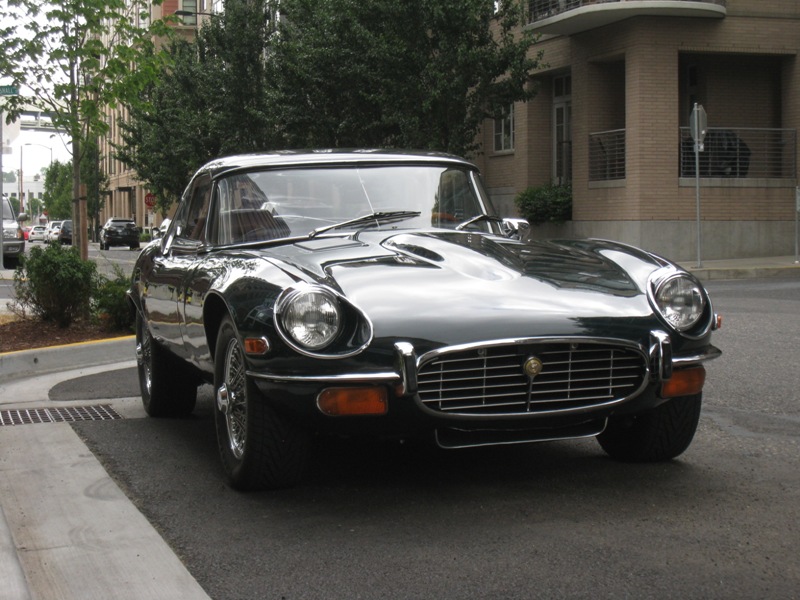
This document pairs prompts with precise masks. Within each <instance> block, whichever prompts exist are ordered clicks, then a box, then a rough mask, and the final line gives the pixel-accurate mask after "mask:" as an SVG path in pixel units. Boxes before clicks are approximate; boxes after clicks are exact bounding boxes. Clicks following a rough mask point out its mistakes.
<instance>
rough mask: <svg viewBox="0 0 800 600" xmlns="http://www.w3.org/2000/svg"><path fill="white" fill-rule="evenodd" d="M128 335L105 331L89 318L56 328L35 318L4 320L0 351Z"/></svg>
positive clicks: (52, 324)
mask: <svg viewBox="0 0 800 600" xmlns="http://www.w3.org/2000/svg"><path fill="white" fill-rule="evenodd" d="M130 334H131V332H125V331H108V330H107V329H106V328H105V327H102V326H101V325H99V324H97V323H92V322H90V321H76V322H74V323H72V324H71V325H70V326H69V327H59V326H58V325H56V324H55V323H47V322H45V321H42V320H39V319H32V318H26V319H21V318H14V319H4V320H3V321H2V322H0V353H2V352H14V351H16V350H31V349H33V348H46V347H49V346H61V345H64V344H75V343H79V342H88V341H91V340H102V339H107V338H115V337H122V336H126V335H130Z"/></svg>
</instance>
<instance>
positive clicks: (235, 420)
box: [214, 317, 311, 490]
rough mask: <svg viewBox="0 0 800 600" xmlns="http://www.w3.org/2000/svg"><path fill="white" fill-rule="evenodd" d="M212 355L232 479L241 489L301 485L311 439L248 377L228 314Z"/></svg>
mask: <svg viewBox="0 0 800 600" xmlns="http://www.w3.org/2000/svg"><path fill="white" fill-rule="evenodd" d="M214 356H215V365H214V390H215V393H214V422H215V425H216V429H217V445H218V447H219V453H220V458H221V459H222V467H223V470H224V471H225V476H226V477H227V479H228V482H229V483H230V485H231V486H232V487H234V488H236V489H238V490H261V489H278V488H286V487H291V486H293V485H295V484H297V483H298V482H299V481H300V479H301V478H302V476H303V473H304V471H305V469H306V466H307V465H308V462H309V456H310V452H311V437H310V435H309V433H308V432H307V431H306V430H304V429H303V428H302V427H299V426H298V425H297V424H296V423H294V422H293V421H292V420H290V419H289V418H287V417H286V416H285V415H282V414H280V413H279V412H278V411H276V410H275V408H274V407H273V406H272V405H271V404H270V402H269V399H268V398H265V397H264V396H263V394H261V392H260V391H259V390H258V388H257V387H256V385H255V384H254V383H253V381H252V380H251V378H250V377H248V376H247V374H246V373H245V370H246V362H245V355H244V349H243V348H242V344H241V342H240V341H239V338H238V336H237V335H236V328H235V326H234V324H233V321H231V319H230V317H226V318H225V319H223V321H222V324H221V325H220V328H219V335H218V336H217V346H216V352H215V355H214Z"/></svg>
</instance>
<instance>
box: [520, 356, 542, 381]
mask: <svg viewBox="0 0 800 600" xmlns="http://www.w3.org/2000/svg"><path fill="white" fill-rule="evenodd" d="M543 368H544V365H543V364H542V361H541V360H539V359H538V358H536V357H535V356H531V357H530V358H528V359H526V360H525V364H524V365H522V370H523V371H524V372H525V375H527V376H528V377H530V378H531V379H533V378H534V377H536V376H537V375H538V374H539V373H541V372H542V369H543Z"/></svg>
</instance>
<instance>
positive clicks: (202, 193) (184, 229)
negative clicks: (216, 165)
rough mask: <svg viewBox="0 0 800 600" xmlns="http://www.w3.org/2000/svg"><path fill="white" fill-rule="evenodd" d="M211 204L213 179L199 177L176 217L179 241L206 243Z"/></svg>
mask: <svg viewBox="0 0 800 600" xmlns="http://www.w3.org/2000/svg"><path fill="white" fill-rule="evenodd" d="M210 203H211V178H210V177H209V176H208V175H202V176H200V177H198V178H197V179H196V180H195V182H194V185H192V188H191V190H190V191H189V195H188V197H186V198H184V200H183V205H182V206H181V208H180V210H179V211H178V214H176V215H175V219H176V221H177V225H176V228H175V235H176V239H177V240H184V241H195V242H205V239H206V221H207V220H208V208H209V205H210Z"/></svg>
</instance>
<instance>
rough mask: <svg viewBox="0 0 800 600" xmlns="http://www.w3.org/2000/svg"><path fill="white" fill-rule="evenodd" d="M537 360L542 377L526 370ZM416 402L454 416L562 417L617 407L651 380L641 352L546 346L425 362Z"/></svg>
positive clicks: (493, 349)
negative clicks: (528, 365) (563, 414)
mask: <svg viewBox="0 0 800 600" xmlns="http://www.w3.org/2000/svg"><path fill="white" fill-rule="evenodd" d="M534 358H535V359H538V361H539V362H540V363H541V372H540V373H539V374H538V375H536V376H534V377H528V376H527V375H526V374H525V371H524V365H525V363H526V361H528V360H529V359H534ZM417 379H418V385H419V388H418V390H419V397H420V400H421V401H422V403H423V405H424V406H425V407H427V408H429V409H431V410H433V411H436V412H440V413H446V414H451V415H483V416H486V415H515V414H531V413H542V414H558V413H563V412H574V411H579V410H581V409H587V408H592V407H597V406H604V405H608V404H613V403H615V402H620V401H623V400H625V399H626V398H630V397H631V396H634V395H636V394H637V393H639V391H640V390H641V389H642V387H643V386H644V385H645V383H646V379H647V361H646V359H645V356H644V354H643V353H642V352H641V351H640V350H638V349H637V348H634V347H631V346H625V345H617V344H614V343H606V342H603V343H595V342H589V341H580V342H576V341H571V340H567V341H563V340H559V341H545V342H539V341H537V342H535V343H530V344H517V343H513V344H504V345H490V346H482V347H478V348H473V347H471V348H469V349H466V350H465V349H454V350H445V351H444V352H436V353H433V356H432V357H431V358H430V359H429V360H428V359H426V358H425V357H423V358H422V361H421V364H420V366H419V368H418V374H417Z"/></svg>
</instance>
